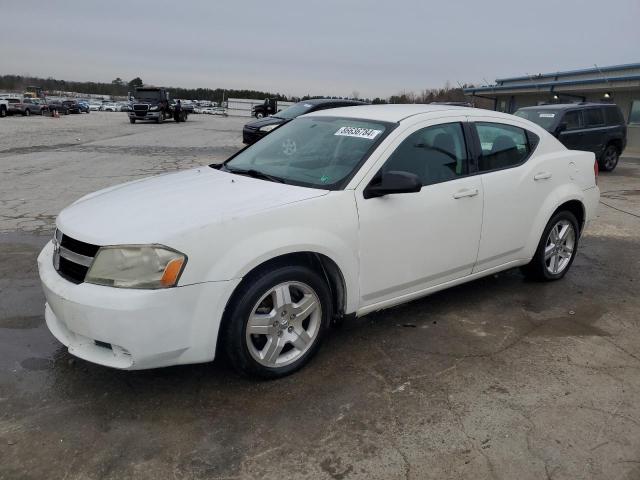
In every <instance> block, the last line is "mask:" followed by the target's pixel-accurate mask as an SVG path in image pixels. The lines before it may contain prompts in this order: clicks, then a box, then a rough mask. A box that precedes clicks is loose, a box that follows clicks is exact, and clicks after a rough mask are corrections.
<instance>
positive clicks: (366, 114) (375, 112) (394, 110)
mask: <svg viewBox="0 0 640 480" xmlns="http://www.w3.org/2000/svg"><path fill="white" fill-rule="evenodd" d="M447 111H448V112H451V113H452V114H454V115H473V116H476V115H478V111H484V112H485V113H486V112H487V111H486V110H478V109H477V108H472V107H458V106H455V105H424V104H413V103H412V104H393V105H363V106H358V107H341V108H335V109H331V110H320V111H318V112H312V113H308V114H306V115H305V116H308V117H311V116H323V117H348V118H360V119H363V120H378V121H381V122H396V123H397V122H400V121H402V120H404V119H406V118H408V117H412V116H414V115H421V114H429V113H433V114H437V113H442V112H447ZM490 113H491V115H493V116H495V115H498V116H504V117H505V118H511V119H513V116H512V115H507V114H503V113H499V112H493V111H492V112H490Z"/></svg>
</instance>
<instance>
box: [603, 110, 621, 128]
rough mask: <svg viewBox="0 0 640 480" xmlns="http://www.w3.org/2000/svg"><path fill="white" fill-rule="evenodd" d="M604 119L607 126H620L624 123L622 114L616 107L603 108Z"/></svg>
mask: <svg viewBox="0 0 640 480" xmlns="http://www.w3.org/2000/svg"><path fill="white" fill-rule="evenodd" d="M604 119H605V121H606V122H607V125H622V124H623V123H624V119H623V118H622V112H621V111H620V109H619V108H618V107H607V108H605V109H604Z"/></svg>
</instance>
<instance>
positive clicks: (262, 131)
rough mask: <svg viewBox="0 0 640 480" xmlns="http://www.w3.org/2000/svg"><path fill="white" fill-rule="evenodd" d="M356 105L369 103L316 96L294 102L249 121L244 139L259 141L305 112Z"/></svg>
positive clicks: (248, 141)
mask: <svg viewBox="0 0 640 480" xmlns="http://www.w3.org/2000/svg"><path fill="white" fill-rule="evenodd" d="M354 105H367V104H366V103H365V102H359V101H358V100H337V99H331V98H315V99H313V100H305V101H303V102H298V103H294V104H293V105H291V106H290V107H289V108H286V109H284V110H282V111H280V112H276V113H274V114H273V115H272V116H271V117H267V118H262V119H260V120H255V121H253V122H249V123H247V124H246V125H245V126H244V129H243V130H242V141H243V142H244V143H246V144H247V145H250V144H252V143H255V142H257V141H258V140H260V139H261V138H262V137H264V136H265V135H266V134H267V133H269V132H270V131H271V130H273V129H275V128H277V127H279V126H280V125H284V124H285V123H288V122H290V121H291V120H293V119H294V118H296V117H299V116H300V115H304V114H305V113H311V112H316V111H318V110H327V109H329V108H338V107H352V106H354Z"/></svg>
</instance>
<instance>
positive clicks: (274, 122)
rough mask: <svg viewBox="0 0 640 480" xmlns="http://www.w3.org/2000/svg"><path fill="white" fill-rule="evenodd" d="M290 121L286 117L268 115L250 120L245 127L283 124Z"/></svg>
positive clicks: (256, 127)
mask: <svg viewBox="0 0 640 480" xmlns="http://www.w3.org/2000/svg"><path fill="white" fill-rule="evenodd" d="M288 121H289V120H285V119H284V118H276V117H266V118H261V119H260V120H256V121H254V122H249V123H247V124H246V125H245V127H251V128H255V129H258V128H260V127H264V126H267V125H282V124H283V123H287V122H288Z"/></svg>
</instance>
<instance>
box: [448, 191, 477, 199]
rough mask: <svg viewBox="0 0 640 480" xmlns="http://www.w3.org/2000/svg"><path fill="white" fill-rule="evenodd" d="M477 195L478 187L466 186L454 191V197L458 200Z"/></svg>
mask: <svg viewBox="0 0 640 480" xmlns="http://www.w3.org/2000/svg"><path fill="white" fill-rule="evenodd" d="M476 195H478V189H477V188H465V189H464V190H460V191H458V192H456V193H454V194H453V198H455V199H456V200H457V199H459V198H464V197H475V196H476Z"/></svg>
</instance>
